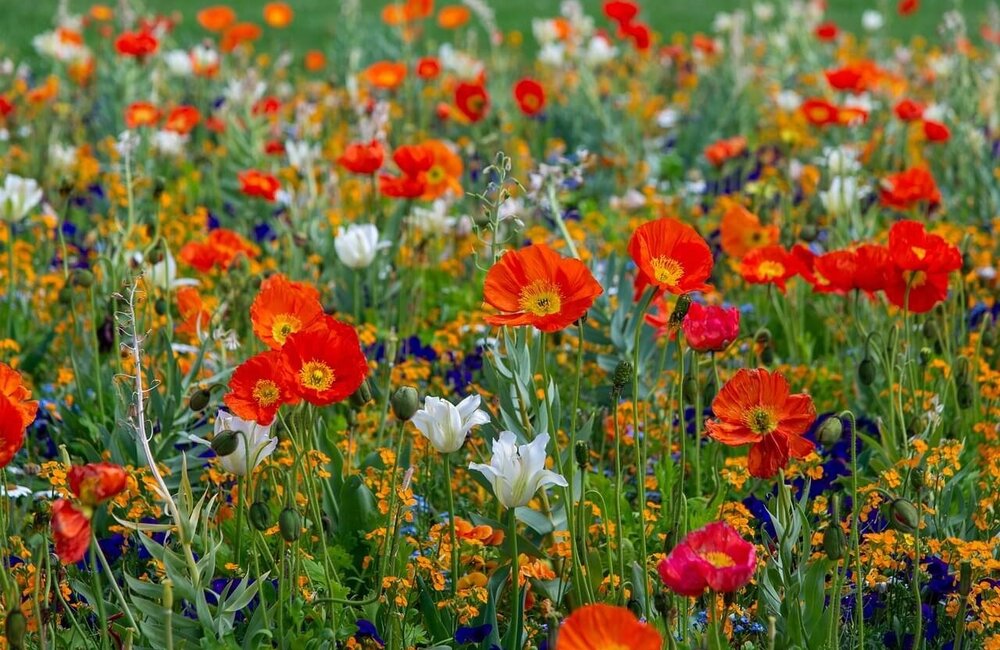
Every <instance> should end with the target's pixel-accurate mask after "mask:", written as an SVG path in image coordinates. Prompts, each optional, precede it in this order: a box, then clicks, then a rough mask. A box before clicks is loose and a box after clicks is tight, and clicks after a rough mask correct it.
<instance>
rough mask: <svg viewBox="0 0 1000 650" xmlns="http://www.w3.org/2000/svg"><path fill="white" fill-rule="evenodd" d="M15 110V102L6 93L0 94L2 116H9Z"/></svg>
mask: <svg viewBox="0 0 1000 650" xmlns="http://www.w3.org/2000/svg"><path fill="white" fill-rule="evenodd" d="M13 112H14V102H12V101H10V99H9V98H8V97H7V96H6V95H0V117H7V116H8V115H10V114H11V113H13Z"/></svg>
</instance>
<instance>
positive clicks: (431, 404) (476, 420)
mask: <svg viewBox="0 0 1000 650" xmlns="http://www.w3.org/2000/svg"><path fill="white" fill-rule="evenodd" d="M480 401H481V398H480V397H479V395H469V396H468V397H466V398H465V399H463V400H462V401H461V402H459V403H458V404H457V405H455V404H452V403H451V402H449V401H448V400H445V399H441V398H440V397H431V396H427V397H425V398H424V408H422V409H420V410H419V411H417V412H416V413H415V414H414V415H413V420H412V422H413V426H415V427H417V430H418V431H420V433H421V434H423V436H424V437H425V438H427V439H428V440H429V441H430V443H431V445H432V446H433V447H434V448H435V449H437V450H438V451H439V452H440V453H442V454H450V453H452V452H454V451H458V450H459V449H461V448H462V445H463V444H465V439H466V437H467V436H468V435H469V431H471V430H472V427H476V426H479V425H480V424H486V423H487V422H489V421H490V416H489V414H488V413H487V412H486V411H484V410H482V409H480V408H479V403H480Z"/></svg>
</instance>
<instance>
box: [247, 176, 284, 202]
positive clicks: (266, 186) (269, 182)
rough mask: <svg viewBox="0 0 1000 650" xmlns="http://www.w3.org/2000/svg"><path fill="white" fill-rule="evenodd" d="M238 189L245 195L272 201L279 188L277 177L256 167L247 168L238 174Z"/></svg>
mask: <svg viewBox="0 0 1000 650" xmlns="http://www.w3.org/2000/svg"><path fill="white" fill-rule="evenodd" d="M238 177H239V179H240V191H241V192H243V193H244V194H246V195H247V196H256V197H259V198H262V199H264V200H265V201H274V199H275V198H276V197H277V196H278V190H280V189H281V183H280V182H278V179H277V177H275V176H273V175H271V174H268V173H266V172H262V171H259V170H256V169H248V170H247V171H243V172H240V173H239V174H238Z"/></svg>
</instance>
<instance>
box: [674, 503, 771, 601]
mask: <svg viewBox="0 0 1000 650" xmlns="http://www.w3.org/2000/svg"><path fill="white" fill-rule="evenodd" d="M756 568H757V550H756V548H754V545H753V544H752V543H750V542H748V541H746V540H745V539H743V537H741V536H740V534H739V533H738V532H737V531H736V529H735V528H733V527H732V526H730V525H729V524H727V523H726V522H724V521H715V522H712V523H710V524H708V525H707V526H705V527H703V528H701V529H699V530H696V531H693V532H691V533H688V535H687V536H686V537H685V538H684V539H683V540H681V543H680V544H678V545H677V546H675V547H674V549H673V550H672V551H670V554H669V555H667V557H666V558H664V559H663V561H661V562H660V566H659V571H660V577H661V578H662V579H663V583H664V584H665V585H666V586H667V589H670V590H671V591H673V592H674V593H676V594H680V595H681V596H687V597H689V598H697V597H699V596H701V595H702V594H703V593H705V590H706V589H711V590H712V591H714V592H716V593H729V592H732V591H737V590H739V589H741V588H742V587H743V586H744V585H746V584H747V583H748V582H750V578H751V577H753V572H754V569H756Z"/></svg>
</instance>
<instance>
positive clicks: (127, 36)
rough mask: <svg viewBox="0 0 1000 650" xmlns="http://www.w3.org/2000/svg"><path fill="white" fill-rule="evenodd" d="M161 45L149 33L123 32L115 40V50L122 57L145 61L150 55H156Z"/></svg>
mask: <svg viewBox="0 0 1000 650" xmlns="http://www.w3.org/2000/svg"><path fill="white" fill-rule="evenodd" d="M159 47H160V43H159V41H157V40H156V37H155V36H153V35H152V34H151V33H150V32H148V31H138V32H122V33H121V34H120V35H119V36H118V38H116V39H115V50H116V51H117V52H118V54H121V55H122V56H130V57H134V58H136V59H139V60H142V59H145V58H146V57H147V56H149V55H150V54H156V50H157V49H159Z"/></svg>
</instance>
